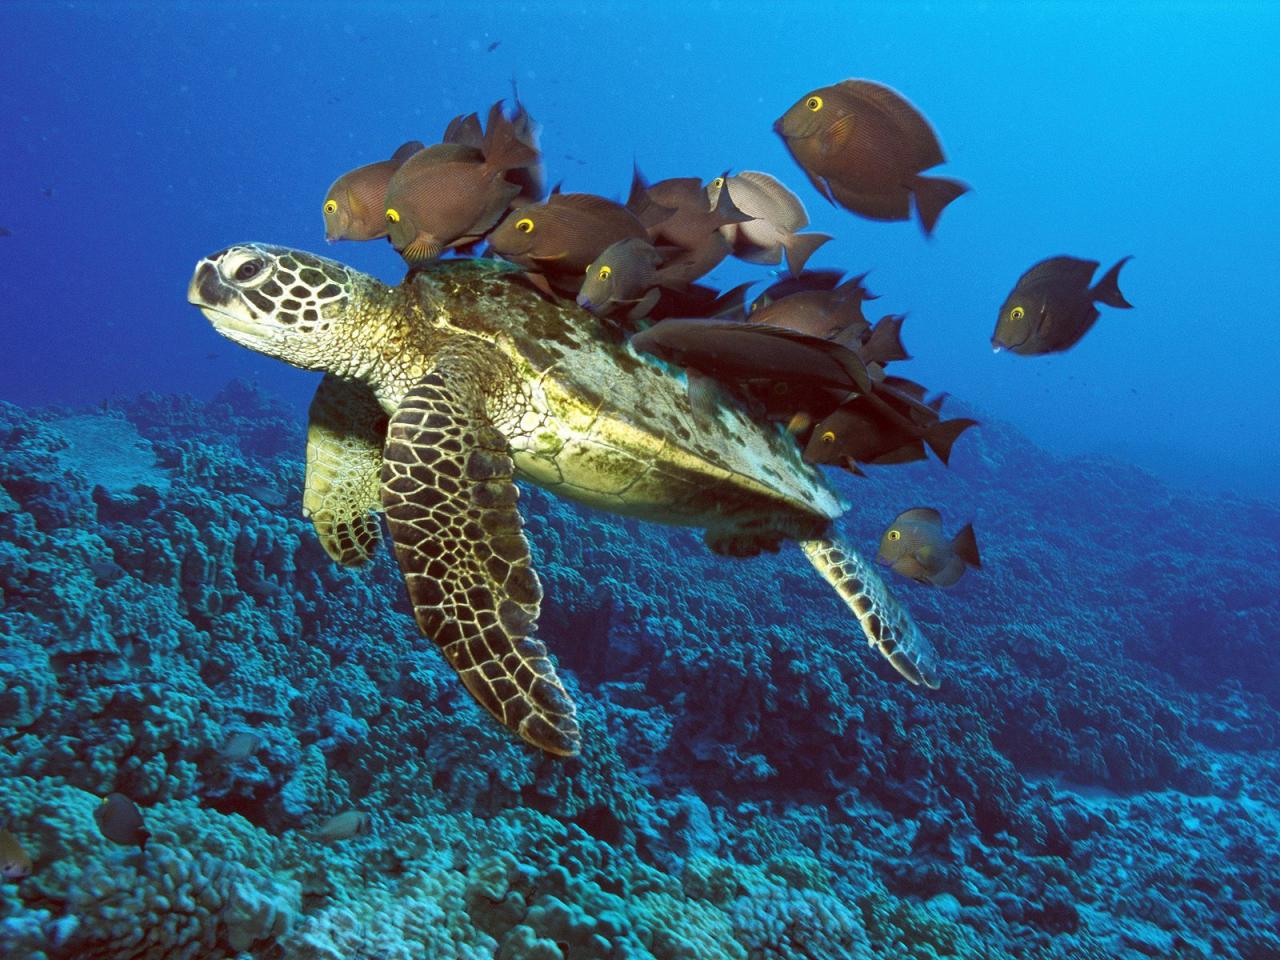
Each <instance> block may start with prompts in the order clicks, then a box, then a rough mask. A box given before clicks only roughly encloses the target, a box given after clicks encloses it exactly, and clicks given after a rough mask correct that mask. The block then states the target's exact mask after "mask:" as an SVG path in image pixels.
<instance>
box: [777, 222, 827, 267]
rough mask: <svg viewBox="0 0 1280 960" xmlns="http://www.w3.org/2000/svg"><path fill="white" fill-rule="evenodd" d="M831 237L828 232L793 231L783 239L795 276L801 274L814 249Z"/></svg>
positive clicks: (788, 261) (789, 264)
mask: <svg viewBox="0 0 1280 960" xmlns="http://www.w3.org/2000/svg"><path fill="white" fill-rule="evenodd" d="M830 239H831V235H830V234H827V233H793V234H791V235H790V236H789V237H787V239H785V240H783V241H782V246H783V248H784V249H785V250H786V252H787V267H788V268H789V269H790V270H791V275H792V276H793V277H798V276H800V274H801V272H803V270H804V265H805V264H806V263H808V262H809V258H810V257H811V256H813V251H815V250H817V249H818V248H819V247H820V246H822V245H823V244H824V243H826V242H827V241H828V240H830Z"/></svg>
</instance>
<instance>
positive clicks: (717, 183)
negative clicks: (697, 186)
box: [711, 177, 724, 190]
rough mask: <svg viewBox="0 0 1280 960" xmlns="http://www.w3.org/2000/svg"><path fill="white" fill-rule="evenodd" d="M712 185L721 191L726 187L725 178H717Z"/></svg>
mask: <svg viewBox="0 0 1280 960" xmlns="http://www.w3.org/2000/svg"><path fill="white" fill-rule="evenodd" d="M711 185H712V186H713V187H715V188H716V189H717V190H719V189H720V188H721V187H723V186H724V177H716V178H715V179H714V180H712V181H711Z"/></svg>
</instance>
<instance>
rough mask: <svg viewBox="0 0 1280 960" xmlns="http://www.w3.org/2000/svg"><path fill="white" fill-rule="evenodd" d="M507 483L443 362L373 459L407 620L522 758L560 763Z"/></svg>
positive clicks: (549, 669) (574, 729) (466, 390)
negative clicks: (378, 464)
mask: <svg viewBox="0 0 1280 960" xmlns="http://www.w3.org/2000/svg"><path fill="white" fill-rule="evenodd" d="M460 369H463V370H466V369H468V368H467V367H461V368H460ZM514 473H515V467H514V464H513V463H512V460H511V451H510V447H509V445H508V443H507V440H506V438H505V437H504V436H503V435H502V434H501V433H500V432H498V430H496V429H495V428H494V427H493V426H492V425H491V424H490V422H489V419H488V417H487V416H486V414H485V412H484V402H483V397H482V396H480V395H479V390H478V389H477V387H476V386H475V385H474V380H473V379H472V377H470V376H468V375H466V374H460V373H455V372H453V369H452V368H451V365H450V359H449V356H448V354H447V353H446V355H445V356H444V357H443V358H441V359H439V360H438V361H437V363H436V366H435V367H434V369H432V370H431V371H430V372H429V373H428V374H427V375H426V376H424V377H423V378H422V379H421V380H419V381H418V383H417V384H416V385H414V387H413V388H412V389H410V390H409V392H408V393H407V394H406V395H405V398H404V400H403V401H401V403H400V406H399V408H398V409H397V410H396V412H395V414H394V415H393V416H392V417H391V422H390V426H389V427H388V430H387V443H386V448H385V451H384V455H383V466H382V503H383V507H384V509H385V510H386V515H387V523H388V526H389V527H390V529H391V537H392V540H393V541H394V542H395V550H396V558H397V559H398V560H399V561H400V569H401V571H402V572H403V574H404V580H405V586H406V587H407V588H408V592H409V599H410V602H411V604H412V606H413V614H414V617H415V619H416V620H417V622H418V626H419V628H420V629H421V630H422V632H423V633H424V634H426V635H427V636H428V637H430V638H431V639H432V640H434V641H435V642H436V644H437V645H439V647H440V650H441V652H442V653H443V654H444V656H445V659H446V660H447V661H448V663H449V665H450V666H451V667H453V669H454V670H456V671H457V672H458V675H459V676H460V677H461V678H462V682H463V683H464V684H465V685H466V687H467V689H468V690H469V691H470V692H471V694H472V696H474V697H475V698H476V700H477V701H479V703H480V705H481V706H483V707H484V708H485V709H486V710H488V711H489V712H490V713H491V714H493V716H494V717H496V718H497V719H498V720H499V721H500V722H501V723H502V724H503V725H505V726H507V727H509V728H510V729H511V730H514V731H515V732H516V733H518V734H519V735H520V736H521V737H523V738H524V739H525V740H526V741H528V742H529V743H531V744H533V745H534V746H536V747H538V748H540V749H542V750H545V751H547V752H548V753H552V754H558V755H560V756H572V755H574V754H576V753H577V752H578V749H579V742H580V737H579V731H578V724H577V721H576V720H575V719H574V706H573V703H572V702H571V701H570V700H569V697H568V696H567V695H566V693H565V690H564V687H563V686H561V684H560V681H559V679H558V678H557V676H556V672H555V668H554V666H553V665H552V663H551V661H550V659H548V657H547V649H546V647H545V646H543V644H542V643H541V642H539V641H538V640H536V639H534V638H533V637H531V636H530V634H531V633H532V632H533V630H534V626H535V624H536V622H537V619H538V612H539V606H540V604H541V600H542V586H541V584H540V583H539V581H538V575H537V574H536V573H535V572H534V569H533V560H532V557H531V556H530V552H529V541H528V540H527V539H526V538H525V535H524V531H523V526H524V525H523V522H522V520H521V518H520V513H519V511H518V510H517V509H516V500H517V499H518V497H519V491H518V490H517V489H516V486H515V480H514Z"/></svg>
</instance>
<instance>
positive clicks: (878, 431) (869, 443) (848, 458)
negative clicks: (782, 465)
mask: <svg viewBox="0 0 1280 960" xmlns="http://www.w3.org/2000/svg"><path fill="white" fill-rule="evenodd" d="M896 383H906V384H910V381H901V380H900V379H899V378H886V379H885V381H881V382H879V383H877V384H876V385H875V387H874V389H873V390H872V391H871V392H870V393H868V394H866V395H863V396H859V397H853V398H851V399H849V400H846V401H845V402H844V403H842V404H841V405H840V406H839V407H837V408H836V409H835V410H834V411H832V412H831V413H830V414H828V415H827V416H825V417H823V418H822V419H821V420H819V421H818V422H817V423H816V424H815V425H814V427H813V431H812V433H811V434H810V435H809V439H808V441H807V443H806V444H805V448H804V460H805V462H806V463H821V464H827V465H829V466H840V467H844V468H845V469H847V470H849V471H850V472H851V473H855V474H861V473H862V470H861V467H860V465H861V464H874V465H877V466H884V465H888V464H895V463H909V462H911V461H913V460H924V459H925V458H926V456H927V454H926V448H927V449H929V450H932V451H933V452H934V455H935V456H937V458H938V459H939V460H941V461H942V462H943V463H944V464H946V463H948V462H949V461H950V459H951V449H952V447H953V446H954V445H955V442H956V440H957V439H958V438H959V436H960V435H961V434H962V433H964V431H966V430H968V429H969V428H970V427H972V426H976V425H977V421H976V420H971V419H969V418H967V417H957V418H955V419H952V420H942V419H941V418H940V416H939V412H938V411H939V408H940V407H941V399H938V400H935V401H934V402H933V404H925V403H923V402H922V401H921V400H919V399H917V398H915V397H913V396H911V395H910V394H909V393H908V392H907V389H910V388H911V387H914V386H915V385H914V384H912V385H911V387H908V388H907V389H901V388H899V387H897V386H895V385H893V384H896ZM921 393H923V391H921Z"/></svg>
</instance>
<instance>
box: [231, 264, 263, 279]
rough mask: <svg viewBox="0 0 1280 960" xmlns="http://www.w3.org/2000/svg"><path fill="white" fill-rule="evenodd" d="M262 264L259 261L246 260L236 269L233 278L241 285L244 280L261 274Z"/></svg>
mask: <svg viewBox="0 0 1280 960" xmlns="http://www.w3.org/2000/svg"><path fill="white" fill-rule="evenodd" d="M262 267H263V263H262V261H261V260H246V261H245V262H244V263H242V264H240V266H238V267H236V273H235V277H236V279H237V280H239V281H240V282H241V283H243V282H244V281H246V280H252V279H253V278H254V277H256V276H257V275H258V274H259V273H261V272H262Z"/></svg>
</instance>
